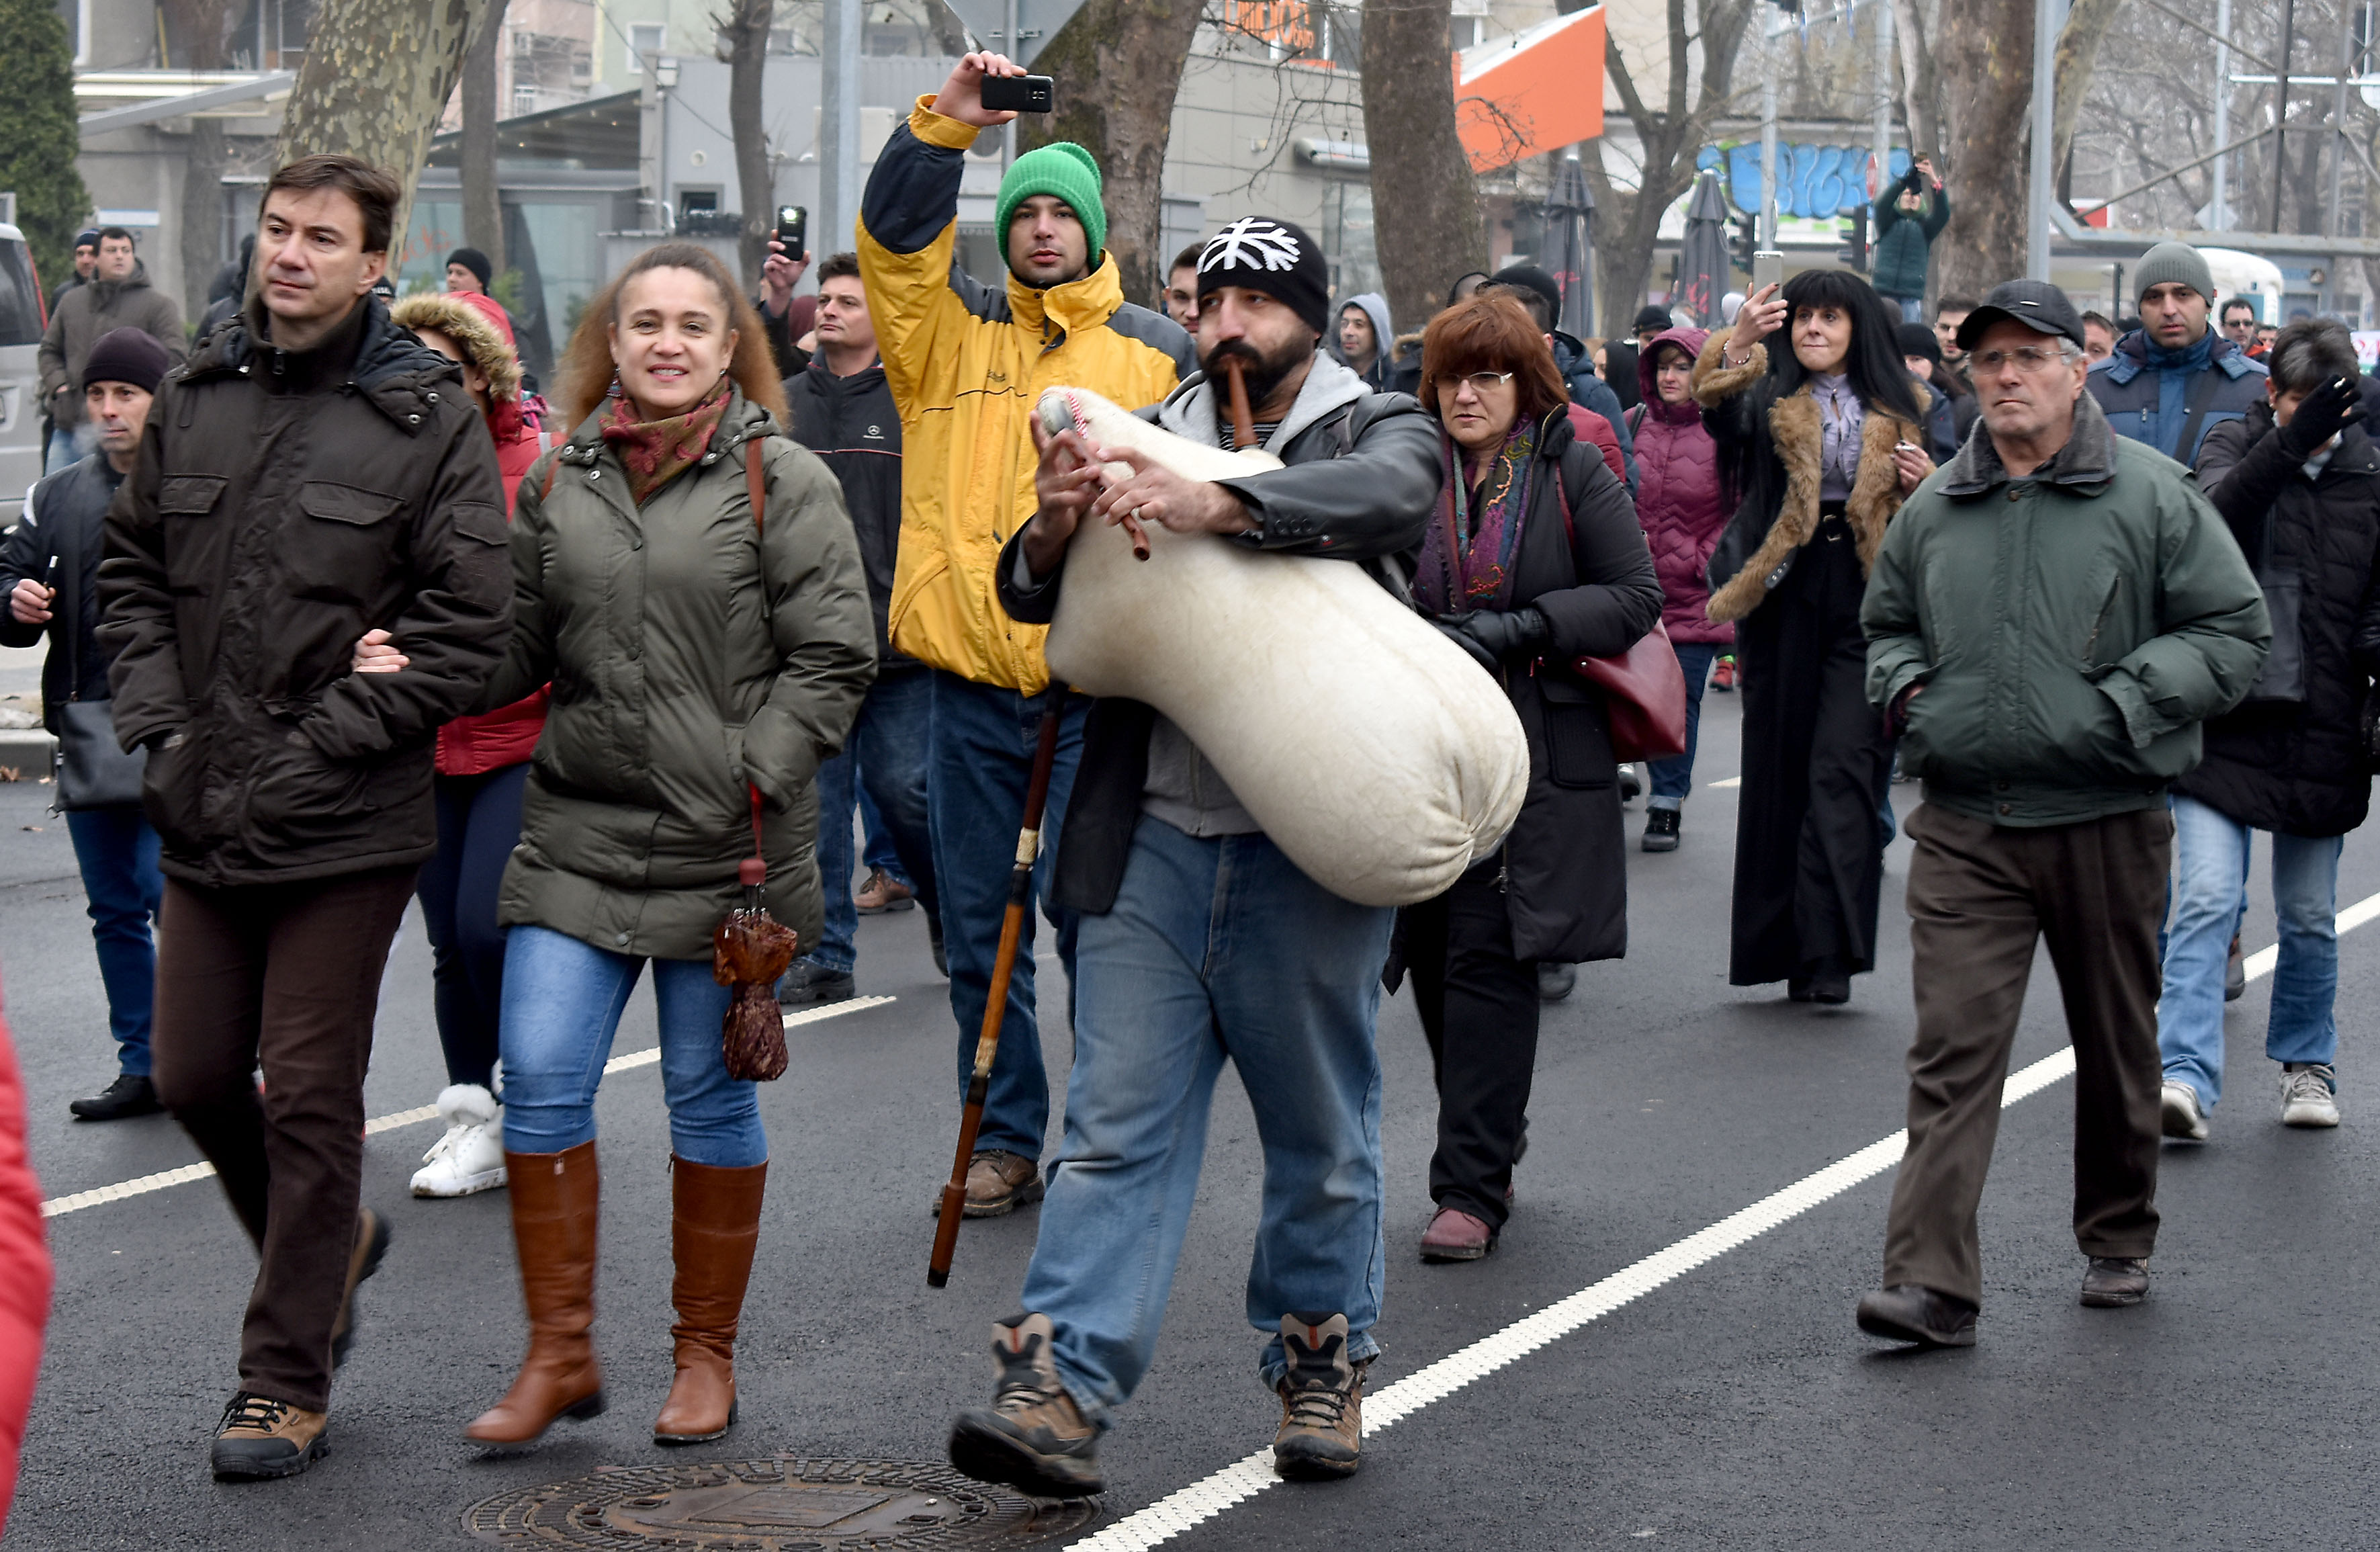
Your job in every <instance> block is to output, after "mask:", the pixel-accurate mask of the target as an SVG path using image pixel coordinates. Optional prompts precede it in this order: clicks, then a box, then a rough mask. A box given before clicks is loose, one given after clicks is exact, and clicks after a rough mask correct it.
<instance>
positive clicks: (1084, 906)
mask: <svg viewBox="0 0 2380 1552" xmlns="http://www.w3.org/2000/svg"><path fill="white" fill-rule="evenodd" d="M1276 265H1278V266H1280V267H1274V266H1276ZM1327 285H1328V283H1327V279H1326V275H1325V272H1324V267H1323V262H1322V255H1321V253H1320V252H1319V250H1318V249H1316V248H1315V246H1314V242H1313V239H1311V238H1310V237H1308V236H1306V235H1305V233H1304V232H1302V231H1300V230H1298V229H1297V228H1296V227H1295V226H1293V225H1290V224H1287V223H1285V222H1275V221H1270V220H1267V219H1264V218H1261V217H1250V218H1247V219H1245V220H1243V221H1239V222H1234V223H1233V224H1231V225H1228V226H1226V227H1224V228H1223V230H1222V232H1221V233H1220V235H1218V236H1216V237H1215V238H1214V239H1213V240H1212V241H1210V242H1208V245H1207V247H1206V249H1204V251H1203V252H1202V254H1201V256H1200V261H1199V266H1198V335H1197V344H1198V349H1199V359H1200V361H1201V363H1202V365H1203V367H1204V369H1205V370H1204V371H1203V372H1202V373H1201V374H1200V375H1197V376H1194V377H1192V378H1190V379H1189V380H1188V381H1187V382H1184V383H1183V384H1182V385H1181V387H1180V388H1178V389H1176V390H1175V391H1174V392H1173V393H1172V394H1170V395H1169V396H1168V397H1167V398H1166V399H1165V401H1164V402H1163V403H1162V404H1161V405H1160V406H1155V407H1154V408H1153V409H1150V410H1144V411H1142V414H1143V416H1144V417H1146V418H1150V419H1153V420H1155V421H1156V422H1157V423H1158V424H1159V425H1160V426H1163V427H1164V428H1165V429H1166V430H1171V431H1173V432H1175V433H1176V434H1178V435H1181V436H1185V437H1191V438H1195V439H1198V440H1201V441H1207V442H1211V443H1218V444H1220V445H1222V446H1230V445H1232V443H1233V431H1232V429H1231V425H1230V418H1229V412H1228V410H1227V409H1226V407H1225V396H1224V394H1222V393H1221V392H1220V391H1219V386H1218V381H1217V376H1216V374H1217V370H1218V369H1219V368H1220V365H1221V363H1222V362H1223V361H1224V360H1225V359H1226V358H1238V359H1239V360H1240V361H1241V362H1242V363H1243V364H1244V367H1245V379H1246V385H1247V392H1248V398H1249V400H1250V402H1251V406H1252V408H1253V410H1254V419H1255V423H1256V430H1257V436H1258V439H1259V441H1260V443H1261V444H1262V445H1263V446H1264V447H1265V448H1266V450H1267V451H1269V452H1271V453H1272V454H1274V455H1276V456H1278V457H1280V458H1281V460H1282V462H1283V463H1284V464H1286V465H1288V466H1289V467H1285V468H1281V469H1277V470H1273V471H1270V472H1268V473H1263V474H1257V475H1252V476H1246V477H1243V478H1239V479H1229V480H1223V481H1219V482H1215V483H1211V484H1209V483H1205V482H1194V481H1189V480H1185V479H1181V478H1180V477H1178V476H1176V475H1173V474H1172V473H1169V472H1167V471H1165V470H1163V469H1160V468H1159V467H1155V466H1154V465H1152V464H1150V463H1149V462H1148V461H1147V459H1145V458H1143V457H1141V456H1140V455H1137V454H1134V453H1123V454H1120V455H1118V456H1119V457H1121V458H1122V459H1123V461H1125V462H1129V463H1131V464H1132V465H1133V466H1134V467H1135V470H1136V471H1137V472H1135V474H1134V476H1133V477H1132V478H1131V479H1128V480H1125V481H1123V482H1122V483H1120V484H1116V485H1113V486H1111V487H1108V488H1107V489H1105V490H1104V491H1102V489H1101V484H1100V481H1101V474H1100V471H1099V468H1098V467H1095V466H1092V465H1091V464H1090V463H1089V461H1088V450H1087V448H1086V446H1085V445H1084V443H1083V442H1082V439H1081V438H1080V437H1079V436H1078V435H1077V434H1076V433H1075V432H1073V431H1067V432H1064V433H1062V434H1061V435H1059V436H1057V437H1056V438H1054V439H1053V438H1050V437H1048V436H1047V435H1046V434H1043V433H1042V432H1041V431H1040V428H1039V427H1038V424H1037V426H1036V427H1035V431H1036V437H1035V440H1036V442H1037V443H1038V444H1039V445H1040V447H1041V450H1042V454H1041V464H1040V468H1039V472H1038V476H1037V479H1036V486H1037V491H1038V495H1039V500H1040V507H1039V510H1038V512H1037V513H1036V514H1035V515H1034V516H1033V518H1032V519H1031V521H1029V522H1028V523H1026V525H1025V526H1024V527H1022V528H1020V529H1019V530H1018V531H1017V533H1016V534H1015V535H1014V536H1013V537H1012V538H1011V539H1010V540H1009V541H1008V543H1007V544H1006V546H1005V547H1004V548H1003V549H1002V552H1001V556H1000V566H999V571H998V574H997V575H998V580H999V588H1000V598H1001V603H1002V607H1004V608H1005V609H1006V610H1007V612H1009V614H1010V615H1011V616H1013V617H1014V618H1015V619H1018V620H1021V621H1025V622H1027V623H1032V624H1039V623H1044V622H1047V621H1049V620H1050V619H1051V618H1052V617H1053V616H1054V615H1055V613H1056V612H1057V607H1058V597H1059V590H1060V587H1061V584H1062V582H1063V580H1064V572H1063V564H1064V557H1065V552H1066V546H1067V543H1068V540H1070V539H1071V538H1072V536H1073V534H1074V530H1075V527H1076V525H1077V524H1078V523H1100V522H1104V521H1106V520H1107V519H1108V515H1109V514H1111V513H1130V514H1134V515H1135V516H1136V518H1137V520H1138V521H1139V522H1141V523H1144V524H1147V523H1155V524H1160V525H1162V526H1163V527H1167V528H1169V529H1172V530H1173V531H1175V532H1179V533H1214V534H1222V535H1226V536H1229V537H1230V538H1231V539H1232V540H1233V541H1234V542H1237V543H1240V544H1243V545H1245V546H1247V547H1249V548H1251V549H1257V550H1271V551H1281V552H1289V553H1293V554H1313V555H1329V556H1332V557H1336V558H1339V559H1343V560H1349V561H1356V562H1370V561H1378V560H1379V559H1381V558H1383V557H1387V556H1390V555H1394V554H1396V553H1397V552H1400V551H1403V550H1405V549H1407V548H1409V547H1411V546H1412V545H1414V544H1415V543H1416V542H1417V541H1418V540H1419V539H1420V537H1421V534H1422V530H1423V528H1424V527H1425V525H1426V524H1427V520H1428V517H1429V513H1430V511H1431V508H1432V505H1433V503H1435V502H1436V500H1437V496H1438V485H1439V464H1438V459H1439V451H1438V448H1439V432H1438V426H1437V422H1436V421H1435V420H1433V419H1432V418H1430V417H1428V416H1427V415H1426V414H1424V413H1423V412H1422V410H1421V407H1420V406H1418V405H1416V404H1415V402H1414V401H1413V400H1412V399H1410V398H1408V397H1406V396H1405V395H1403V394H1375V393H1371V392H1369V391H1367V390H1366V387H1365V386H1364V383H1363V382H1362V380H1361V379H1359V378H1358V377H1357V376H1356V375H1355V374H1354V372H1352V371H1350V370H1348V369H1347V368H1346V367H1344V366H1342V365H1341V364H1340V363H1339V362H1338V361H1337V360H1336V359H1335V358H1333V357H1331V356H1330V354H1328V353H1327V352H1322V351H1318V348H1317V347H1318V345H1319V344H1320V342H1321V339H1322V335H1323V333H1324V330H1325V329H1326V327H1327V326H1328V323H1329V316H1328V313H1327V312H1326V310H1325V307H1326V301H1325V298H1326V297H1327V295H1328V290H1327ZM1054 892H1055V894H1056V896H1057V898H1058V900H1059V902H1060V903H1062V904H1063V905H1065V906H1067V907H1069V908H1071V909H1073V910H1075V911H1077V912H1080V913H1082V916H1081V927H1080V934H1079V937H1078V939H1077V942H1076V957H1075V976H1076V979H1075V1067H1074V1074H1073V1077H1072V1079H1071V1080H1070V1081H1069V1084H1068V1085H1067V1097H1066V1140H1065V1146H1064V1148H1063V1151H1062V1154H1061V1156H1060V1157H1061V1162H1062V1167H1061V1168H1059V1169H1058V1170H1054V1171H1053V1172H1052V1175H1051V1180H1050V1194H1049V1197H1048V1199H1047V1201H1046V1202H1045V1203H1044V1204H1043V1206H1042V1209H1041V1211H1042V1218H1041V1232H1040V1237H1039V1239H1038V1243H1037V1244H1036V1246H1035V1250H1034V1255H1033V1262H1032V1265H1031V1267H1030V1268H1029V1269H1028V1270H1027V1271H1026V1279H1025V1291H1024V1296H1023V1304H1024V1308H1025V1310H1026V1314H1024V1315H1021V1316H1016V1317H1014V1319H1011V1320H1007V1321H1002V1322H1001V1323H1000V1324H998V1325H996V1326H995V1327H993V1328H992V1347H993V1353H994V1358H995V1361H996V1362H997V1363H998V1364H999V1365H1000V1370H1001V1374H1000V1380H999V1385H998V1388H997V1390H996V1392H995V1395H994V1398H993V1401H992V1404H991V1405H990V1406H989V1407H985V1408H981V1409H978V1410H976V1411H971V1412H968V1413H964V1414H963V1415H962V1416H961V1417H960V1418H959V1419H958V1421H957V1423H956V1424H955V1425H953V1429H952V1432H951V1460H952V1462H953V1464H954V1465H956V1466H958V1467H959V1468H960V1469H961V1470H962V1471H965V1472H966V1473H969V1474H971V1475H975V1476H978V1477H982V1478H985V1479H987V1480H991V1481H1000V1482H1008V1483H1012V1484H1014V1485H1019V1486H1023V1487H1025V1488H1026V1489H1027V1490H1028V1491H1031V1492H1035V1493H1042V1494H1050V1495H1055V1496H1058V1497H1082V1496H1083V1495H1085V1494H1088V1493H1096V1492H1098V1491H1099V1487H1100V1475H1099V1464H1098V1460H1097V1440H1098V1436H1099V1433H1100V1431H1102V1430H1103V1429H1104V1428H1105V1427H1106V1426H1107V1425H1108V1421H1109V1415H1110V1413H1111V1409H1112V1408H1114V1407H1116V1406H1118V1405H1119V1404H1121V1403H1122V1402H1123V1400H1125V1399H1126V1398H1127V1397H1129V1396H1130V1395H1131V1394H1132V1392H1133V1390H1134V1389H1135V1388H1136V1387H1137V1386H1138V1385H1139V1383H1140V1380H1141V1377H1142V1376H1143V1375H1144V1374H1145V1373H1146V1372H1147V1365H1148V1362H1149V1357H1150V1354H1151V1352H1153V1350H1154V1348H1155V1346H1156V1343H1157V1332H1158V1326H1159V1324H1160V1321H1161V1320H1162V1318H1163V1316H1164V1313H1165V1301H1166V1294H1167V1291H1168V1289H1169V1286H1170V1285H1171V1283H1172V1274H1173V1267H1174V1264H1175V1261H1176V1259H1177V1258H1178V1257H1179V1255H1181V1251H1182V1240H1183V1234H1184V1231H1185V1230H1186V1229H1187V1227H1188V1222H1189V1213H1190V1201H1191V1196H1192V1193H1193V1190H1194V1187H1195V1185H1196V1180H1197V1174H1198V1165H1199V1155H1200V1151H1201V1148H1202V1146H1203V1145H1204V1141H1205V1137H1206V1133H1207V1110H1208V1101H1209V1099H1210V1098H1211V1097H1212V1094H1213V1091H1214V1085H1215V1079H1216V1076H1217V1074H1218V1073H1219V1072H1220V1069H1221V1066H1222V1062H1223V1059H1224V1058H1225V1057H1226V1056H1228V1057H1230V1058H1231V1060H1232V1061H1233V1065H1234V1066H1235V1067H1236V1068H1237V1069H1238V1070H1239V1073H1240V1076H1241V1079H1242V1081H1243V1082H1244V1083H1245V1085H1246V1087H1247V1091H1248V1094H1249V1097H1250V1098H1251V1100H1252V1101H1253V1102H1254V1104H1255V1106H1256V1111H1257V1132H1258V1134H1259V1135H1260V1136H1261V1138H1262V1139H1263V1143H1264V1148H1265V1213H1264V1219H1263V1222H1262V1224H1261V1226H1260V1227H1259V1228H1258V1230H1257V1250H1256V1261H1255V1268H1254V1270H1253V1271H1252V1273H1251V1274H1250V1277H1249V1282H1248V1301H1247V1308H1248V1317H1249V1320H1250V1322H1251V1324H1253V1325H1255V1326H1256V1328H1257V1329H1258V1330H1259V1331H1263V1332H1266V1333H1268V1334H1269V1337H1270V1339H1271V1340H1270V1341H1269V1344H1268V1345H1267V1347H1266V1349H1265V1352H1264V1354H1263V1356H1262V1358H1261V1360H1260V1364H1259V1367H1260V1370H1261V1372H1262V1374H1263V1376H1264V1379H1265V1382H1266V1383H1267V1384H1268V1385H1269V1387H1271V1388H1273V1389H1274V1390H1275V1391H1276V1392H1278V1393H1279V1395H1280V1396H1281V1403H1282V1417H1281V1428H1280V1430H1279V1433H1278V1435H1277V1436H1276V1437H1275V1439H1274V1442H1273V1453H1274V1459H1275V1461H1276V1462H1277V1463H1278V1466H1279V1468H1280V1470H1281V1472H1282V1473H1283V1474H1284V1475H1289V1476H1307V1477H1318V1476H1344V1475H1347V1474H1348V1473H1352V1472H1354V1470H1355V1467H1356V1464H1357V1458H1358V1457H1357V1452H1358V1449H1359V1446H1360V1442H1361V1425H1360V1421H1359V1411H1360V1406H1361V1401H1362V1394H1363V1381H1364V1371H1365V1369H1366V1367H1367V1366H1368V1365H1369V1364H1370V1362H1371V1360H1372V1358H1373V1357H1374V1356H1375V1355H1376V1354H1377V1353H1378V1352H1379V1344H1378V1341H1377V1340H1374V1338H1373V1336H1372V1327H1373V1324H1374V1322H1375V1321H1376V1320H1377V1319H1378V1315H1379V1299H1378V1295H1379V1288H1380V1281H1381V1277H1382V1267H1383V1265H1384V1260H1385V1247H1384V1243H1383V1241H1382V1238H1381V1213H1380V1202H1381V1194H1382V1184H1381V1163H1380V1134H1379V1061H1378V1054H1377V1052H1376V1051H1375V1049H1374V1047H1373V1018H1374V1014H1375V1013H1376V1012H1377V1011H1378V1005H1379V997H1380V980H1379V974H1380V968H1381V964H1382V963H1383V960H1384V959H1385V957H1386V954H1387V952H1388V945H1389V934H1390V926H1391V923H1392V921H1393V918H1394V915H1395V914H1394V913H1393V912H1392V911H1390V910H1387V909H1384V908H1376V907H1370V906H1362V905H1356V904H1354V903H1350V902H1348V901H1345V900H1342V899H1341V898H1339V897H1338V896H1336V895H1333V894H1330V892H1328V891H1325V890H1323V889H1322V888H1321V887H1320V886H1319V885H1318V884H1316V883H1314V882H1313V881H1312V880H1311V879H1307V878H1306V877H1305V874H1304V873H1302V872H1300V871H1299V870H1298V868H1297V867H1295V866H1294V865H1293V864H1292V863H1291V862H1290V861H1289V859H1288V858H1287V857H1285V856H1284V855H1282V854H1281V851H1280V850H1279V848H1277V847H1276V846H1275V845H1274V844H1273V843H1272V842H1271V841H1269V839H1267V838H1266V836H1265V834H1264V832H1263V831H1262V830H1261V829H1259V828H1258V826H1257V822H1256V820H1255V819H1254V818H1251V817H1250V816H1249V815H1248V813H1247V812H1246V810H1245V809H1244V808H1243V807H1242V806H1240V803H1239V801H1238V799H1237V798H1236V797H1234V796H1233V794H1232V791H1231V788H1230V787H1229V786H1228V785H1226V784H1225V783H1224V782H1223V780H1222V778H1221V777H1220V775H1219V774H1218V773H1217V772H1216V770H1215V769H1214V767H1213V766H1212V765H1210V764H1209V763H1208V760H1207V758H1206V756H1205V755H1204V754H1203V753H1201V751H1200V750H1199V749H1197V748H1196V746H1194V745H1192V744H1191V742H1190V741H1189V739H1188V738H1187V737H1185V736H1184V734H1183V733H1182V731H1181V730H1180V729H1179V728H1177V727H1176V726H1174V724H1173V723H1172V722H1171V721H1167V720H1166V719H1165V718H1164V717H1162V716H1160V715H1159V714H1158V712H1157V711H1156V709H1154V708H1152V707H1149V706H1147V705H1144V704H1142V703H1140V702H1137V701H1131V700H1122V699H1102V700H1099V701H1096V702H1094V703H1093V705H1092V708H1091V712H1090V718H1089V721H1088V724H1087V727H1086V729H1085V733H1084V739H1083V758H1082V765H1081V768H1080V770H1079V771H1078V773H1077V774H1076V776H1075V789H1074V796H1073V800H1072V802H1071V803H1070V804H1069V806H1068V807H1067V810H1066V817H1065V820H1064V824H1063V829H1062V833H1061V835H1060V838H1059V842H1058V855H1057V877H1056V886H1055V891H1054Z"/></svg>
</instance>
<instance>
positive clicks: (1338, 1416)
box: [1272, 1219, 1478, 1482]
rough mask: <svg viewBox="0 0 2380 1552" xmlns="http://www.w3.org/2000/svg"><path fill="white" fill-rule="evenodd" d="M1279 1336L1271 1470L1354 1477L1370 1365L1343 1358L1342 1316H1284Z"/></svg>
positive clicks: (1300, 1476)
mask: <svg viewBox="0 0 2380 1552" xmlns="http://www.w3.org/2000/svg"><path fill="white" fill-rule="evenodd" d="M1472 1221H1473V1222H1475V1223H1476V1222H1477V1221H1478V1219H1472ZM1281 1351H1282V1355H1283V1356H1285V1357H1286V1358H1287V1359H1288V1360H1289V1373H1288V1374H1287V1375H1286V1376H1284V1377H1283V1378H1282V1380H1281V1431H1280V1432H1279V1433H1277V1434H1275V1435H1274V1436H1273V1441H1272V1466H1273V1470H1275V1471H1277V1472H1279V1473H1281V1475H1283V1476H1285V1477H1288V1478H1290V1479H1291V1480H1293V1481H1307V1482H1312V1481H1318V1480H1322V1479H1325V1478H1329V1477H1336V1476H1353V1475H1354V1474H1355V1468H1356V1467H1357V1466H1359V1465H1361V1464H1362V1463H1363V1453H1364V1371H1365V1370H1366V1369H1367V1368H1369V1367H1370V1366H1371V1365H1370V1364H1368V1363H1363V1364H1351V1363H1349V1362H1348V1361H1347V1317H1346V1316H1343V1315H1335V1314H1334V1315H1320V1316H1316V1315H1284V1316H1281Z"/></svg>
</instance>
